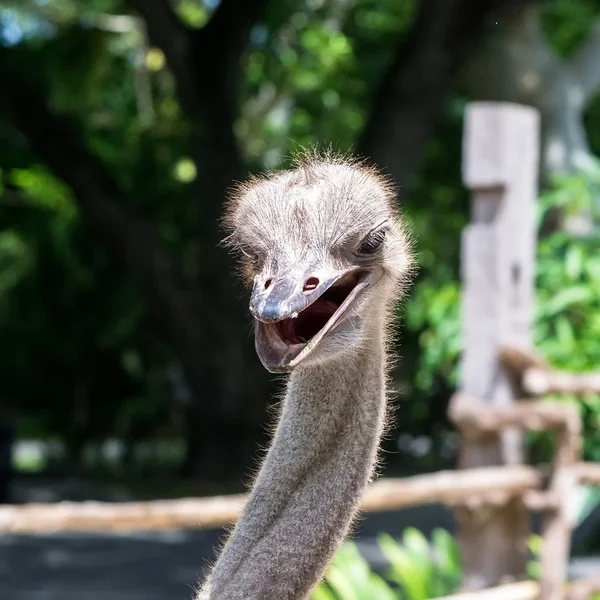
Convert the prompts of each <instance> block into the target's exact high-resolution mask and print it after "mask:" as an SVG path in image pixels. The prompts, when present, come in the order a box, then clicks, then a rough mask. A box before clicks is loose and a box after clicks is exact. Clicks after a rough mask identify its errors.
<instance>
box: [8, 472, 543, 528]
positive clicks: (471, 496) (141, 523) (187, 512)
mask: <svg viewBox="0 0 600 600" xmlns="http://www.w3.org/2000/svg"><path fill="white" fill-rule="evenodd" d="M541 480H542V477H541V474H540V473H539V472H538V471H537V470H536V469H534V468H533V467H529V466H524V465H516V466H514V467H504V466H502V467H482V468H480V469H472V470H469V471H441V472H438V473H433V474H431V475H415V476H414V477H406V478H401V479H391V478H390V479H387V478H386V479H380V480H379V481H376V482H375V483H373V484H371V486H370V487H369V489H368V491H367V493H366V495H365V498H364V501H363V503H362V505H361V509H362V510H364V511H367V512H380V511H387V510H394V509H398V508H402V507H406V506H415V505H419V504H428V503H437V502H441V503H445V504H448V505H450V506H456V505H467V506H480V505H485V504H498V503H503V502H506V501H507V499H509V498H510V497H512V496H515V495H520V494H522V493H524V492H526V491H527V490H535V489H538V488H539V486H540V485H541ZM245 500H246V496H245V495H244V494H239V495H232V496H213V497H211V498H186V499H179V500H153V501H148V502H121V503H108V502H59V503H52V504H25V505H21V506H0V534H1V533H12V534H22V533H51V532H59V531H114V532H116V531H132V530H161V529H177V528H187V527H203V528H217V527H223V526H228V525H231V524H232V523H234V522H235V521H236V520H237V519H238V518H239V516H240V514H241V512H242V509H243V506H244V502H245Z"/></svg>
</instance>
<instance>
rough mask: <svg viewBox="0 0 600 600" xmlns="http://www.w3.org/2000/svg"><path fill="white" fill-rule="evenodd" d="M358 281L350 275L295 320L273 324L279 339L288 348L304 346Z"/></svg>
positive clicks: (353, 274) (353, 275)
mask: <svg viewBox="0 0 600 600" xmlns="http://www.w3.org/2000/svg"><path fill="white" fill-rule="evenodd" d="M358 281H359V275H358V274H357V273H350V274H348V275H346V276H345V277H342V278H341V279H340V280H339V281H337V282H336V283H335V284H334V285H332V286H331V287H330V288H329V289H328V290H327V291H326V292H325V293H324V294H323V295H322V296H320V297H319V298H318V299H317V300H315V301H314V302H313V303H312V304H311V305H310V306H308V307H307V308H305V309H304V310H303V311H302V312H301V313H299V314H298V316H297V317H296V318H295V319H292V318H289V319H284V320H283V321H279V322H278V323H275V324H274V325H273V326H274V327H275V328H276V330H277V333H278V335H279V337H280V339H281V340H282V341H283V342H284V343H285V344H286V345H288V346H292V345H296V344H305V343H306V342H308V341H309V340H311V339H312V338H313V337H314V336H315V335H317V333H319V331H321V329H323V327H325V325H326V324H327V322H328V321H329V319H331V317H332V316H333V315H334V314H335V311H336V310H337V309H338V308H339V307H340V306H341V305H342V303H343V302H344V300H345V299H346V298H347V297H348V295H349V294H350V293H351V292H352V290H353V289H354V287H355V286H356V285H357V283H358Z"/></svg>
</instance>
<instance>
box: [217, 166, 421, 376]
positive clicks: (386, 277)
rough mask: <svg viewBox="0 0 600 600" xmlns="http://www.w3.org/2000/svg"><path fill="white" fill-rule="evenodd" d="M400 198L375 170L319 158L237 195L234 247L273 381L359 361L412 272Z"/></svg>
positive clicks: (230, 216) (231, 213) (229, 222)
mask: <svg viewBox="0 0 600 600" xmlns="http://www.w3.org/2000/svg"><path fill="white" fill-rule="evenodd" d="M393 201H394V192H393V190H392V188H391V186H390V185H389V183H388V182H387V181H386V180H385V179H384V178H383V177H382V176H381V175H379V174H378V173H377V172H376V171H374V170H373V169H371V168H369V167H366V166H363V165H361V164H360V163H358V162H350V161H347V160H345V159H339V158H332V157H326V158H311V159H309V160H305V161H302V162H301V163H299V164H298V165H297V167H296V168H295V169H293V170H290V171H284V172H280V173H276V174H274V175H271V176H269V177H265V178H257V179H254V180H252V181H250V182H249V183H247V184H244V185H243V186H241V187H240V188H238V190H237V191H236V193H235V194H234V196H233V198H232V200H231V202H230V205H229V209H228V211H227V214H226V218H225V225H226V227H227V228H228V230H229V233H230V235H229V236H228V238H227V241H228V244H229V245H230V246H232V247H233V248H235V249H237V250H238V251H239V253H240V259H241V265H242V272H243V274H244V278H245V280H246V281H247V282H248V283H249V284H250V285H252V294H251V300H250V312H251V313H252V315H253V316H254V319H255V336H256V350H257V352H258V355H259V357H260V359H261V361H262V363H263V365H264V366H265V367H266V368H267V369H268V370H269V371H272V372H281V371H291V370H293V369H295V368H297V367H300V366H306V365H310V364H311V363H314V361H324V360H327V359H329V358H331V357H339V355H340V354H343V353H344V352H352V351H353V350H354V349H355V348H356V347H358V346H360V343H361V341H363V340H368V339H369V332H370V330H371V328H370V327H369V323H370V322H372V321H373V320H378V319H381V318H383V316H384V315H385V309H386V307H387V305H388V304H389V301H390V299H396V298H397V297H398V296H399V292H400V289H399V288H400V287H401V284H402V282H403V281H404V280H405V276H406V274H407V273H408V271H409V267H410V252H409V244H408V243H407V236H406V234H405V231H404V229H403V227H402V224H401V221H400V218H399V216H398V213H397V210H396V209H395V207H394V203H393Z"/></svg>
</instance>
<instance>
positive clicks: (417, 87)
mask: <svg viewBox="0 0 600 600" xmlns="http://www.w3.org/2000/svg"><path fill="white" fill-rule="evenodd" d="M530 1H531V0H423V1H422V2H421V3H420V8H419V13H418V15H417V18H416V21H415V24H414V26H413V28H412V31H411V32H410V34H409V36H408V39H407V41H406V43H405V44H403V45H402V46H401V47H400V48H399V49H398V51H397V55H396V59H395V60H394V62H393V63H392V65H391V66H390V68H389V70H388V72H387V74H386V75H385V77H384V79H383V81H382V83H381V85H380V87H379V89H378V91H377V93H376V96H375V98H374V101H373V105H372V108H371V113H370V114H371V118H370V120H369V122H368V123H367V126H366V127H365V130H364V131H363V134H362V136H361V140H360V142H359V145H358V147H359V150H360V152H361V153H362V154H364V155H366V156H369V157H371V158H372V159H373V160H374V161H375V162H376V163H378V164H379V165H380V166H381V167H383V168H385V169H387V170H388V172H389V173H390V174H391V175H392V176H393V177H394V178H395V179H396V181H398V182H399V183H400V184H402V185H404V184H406V182H407V180H408V179H409V178H410V176H411V175H412V174H413V173H414V172H415V170H416V169H417V167H418V165H419V162H420V160H421V157H422V155H423V152H424V150H425V146H426V143H427V141H428V139H429V137H430V135H431V132H432V130H433V127H434V125H435V122H436V121H437V119H438V117H439V115H440V113H441V111H442V109H443V106H444V100H445V98H446V95H447V93H448V91H449V89H450V86H451V85H452V83H453V81H454V78H455V76H456V75H457V74H458V72H459V70H460V69H461V67H462V66H463V64H464V63H465V62H466V60H467V58H468V57H469V55H470V54H471V53H472V51H473V48H475V47H476V45H477V44H478V42H479V41H480V39H481V37H482V35H483V33H484V31H485V29H486V25H487V23H488V21H489V19H490V18H491V17H492V16H494V17H496V16H500V15H502V14H506V13H507V12H508V11H510V10H512V9H513V8H514V7H515V6H518V5H520V4H523V3H528V2H530Z"/></svg>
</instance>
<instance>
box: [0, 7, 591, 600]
mask: <svg viewBox="0 0 600 600" xmlns="http://www.w3.org/2000/svg"><path fill="white" fill-rule="evenodd" d="M598 91H600V2H597V1H595V0H546V1H543V2H542V1H539V2H534V1H531V0H478V1H473V0H422V1H421V2H418V1H417V0H308V1H306V2H294V1H291V0H277V1H275V0H254V1H251V0H173V1H169V0H145V1H144V0H138V1H137V2H136V1H132V2H127V1H125V0H13V1H10V0H2V2H0V499H1V501H2V502H4V503H9V502H14V503H22V502H32V501H41V502H53V501H58V500H64V499H68V500H83V499H100V500H111V501H121V500H128V499H152V498H168V497H181V496H201V495H212V494H224V493H234V492H240V491H243V490H244V485H245V483H247V482H248V481H249V476H250V474H251V472H252V469H253V468H254V466H255V459H256V454H257V451H258V449H259V448H260V447H263V446H264V445H265V444H266V443H267V441H268V427H267V424H268V423H269V422H270V418H271V416H272V415H271V414H270V411H269V407H270V403H272V395H273V393H275V392H276V391H277V390H278V389H279V387H280V382H277V381H272V380H270V378H269V377H268V374H267V373H266V372H264V370H263V368H262V367H261V365H260V363H259V361H258V359H257V357H256V356H255V353H254V348H253V340H252V336H251V330H250V328H249V318H248V314H247V308H246V304H247V299H246V293H245V291H244V290H243V289H242V287H241V285H240V284H239V282H238V281H237V279H236V276H235V273H234V266H233V264H232V260H231V257H229V256H228V254H227V252H226V250H224V249H223V248H220V247H218V243H219V241H220V239H221V237H222V232H221V230H220V226H219V217H220V215H221V213H222V208H223V203H224V201H225V199H226V196H227V190H228V188H229V187H230V186H231V184H232V182H235V181H239V180H242V179H244V178H245V177H246V176H247V175H248V174H249V173H252V172H259V171H262V170H265V169H278V168H284V167H286V166H288V165H289V163H290V159H291V156H292V154H293V152H294V150H296V149H298V148H301V147H305V146H312V145H315V144H318V145H321V146H324V147H327V146H329V145H331V146H332V147H333V148H335V149H338V150H341V151H344V152H346V151H350V152H353V153H358V154H361V155H366V156H369V157H371V158H372V159H373V160H374V161H375V162H376V163H377V164H379V165H380V166H381V167H382V168H383V169H384V170H385V171H386V172H388V173H389V174H391V176H392V177H393V178H394V180H395V181H396V182H397V183H398V186H399V192H400V193H399V202H400V204H401V207H402V210H403V211H404V213H405V215H406V218H407V219H408V220H409V223H410V226H411V228H412V230H413V231H414V234H415V239H416V248H417V258H418V263H419V273H418V276H417V278H416V280H415V283H414V286H413V288H412V293H411V294H410V297H409V298H408V300H407V302H406V303H405V304H404V306H403V307H402V309H401V310H400V313H401V335H400V336H399V347H398V349H397V353H398V355H399V357H400V358H401V360H400V361H399V362H398V365H397V368H396V370H395V372H394V384H395V386H396V387H397V388H398V390H399V391H400V392H401V393H400V395H399V397H398V399H397V400H396V402H395V409H396V422H395V427H394V429H393V431H392V433H391V434H390V435H389V436H388V437H387V439H386V440H385V442H384V448H385V451H386V453H385V464H386V468H385V474H386V475H395V476H402V475H410V474H415V473H423V472H432V471H437V470H439V469H443V468H452V467H453V466H454V465H455V462H456V450H457V437H456V434H455V433H454V431H453V429H452V427H451V426H450V424H449V421H448V419H447V416H446V408H447V404H448V401H449V398H450V396H451V394H452V392H453V391H454V389H455V387H456V385H457V381H458V379H457V375H458V372H457V365H458V358H459V355H460V351H461V338H460V323H459V307H460V305H459V303H460V282H459V251H460V235H461V230H462V228H463V227H464V226H465V224H466V223H467V222H468V219H469V203H468V200H469V197H468V193H467V191H466V190H465V189H464V187H463V185H462V182H461V172H460V160H461V137H462V127H463V116H464V109H465V106H466V104H467V103H468V102H470V101H473V100H497V101H504V100H506V101H511V102H519V103H522V104H527V105H530V106H534V107H536V108H537V109H539V110H540V112H541V115H542V130H543V136H542V163H541V172H540V181H541V189H542V192H541V196H540V200H539V208H540V211H539V212H540V219H539V222H540V231H539V235H540V239H539V246H538V257H537V274H536V286H537V304H536V324H535V343H536V346H537V347H538V348H539V350H540V351H541V352H542V353H543V354H544V355H545V356H546V358H547V359H548V360H549V361H551V362H552V363H553V364H554V365H555V366H557V367H560V368H566V369H569V370H573V371H581V370H586V369H590V368H592V367H593V366H594V365H596V366H597V365H598V364H600V235H599V233H598V227H597V226H598V221H597V218H596V214H597V208H598V206H599V204H598V198H599V197H600V194H599V192H600V188H599V184H600V163H599V162H598V160H597V158H596V154H597V153H599V152H600V101H599V100H600V96H598V94H597V92H598ZM518 151H519V150H518V149H515V152H518ZM572 402H573V403H574V404H575V405H576V406H577V407H578V408H579V410H580V413H581V415H582V418H583V421H584V432H585V436H584V459H585V460H588V461H598V460H600V397H598V396H594V395H592V396H588V397H586V398H583V399H582V398H573V399H572ZM529 442H530V449H531V458H532V460H535V461H537V462H539V461H544V460H547V459H548V456H549V442H548V438H547V437H546V436H545V435H542V434H536V435H533V434H532V435H530V440H529ZM594 498H595V499H594ZM596 502H597V497H591V499H590V500H589V501H588V502H587V504H586V506H587V507H588V508H586V511H584V513H585V514H583V513H582V515H581V518H580V523H582V524H584V525H585V526H583V525H582V527H580V529H579V530H577V531H576V534H575V538H574V548H573V551H574V555H586V556H588V557H589V556H593V555H594V553H600V526H597V523H599V522H600V518H595V517H594V508H593V507H594V506H595V503H596ZM414 524H417V525H418V527H419V528H420V529H421V530H422V531H424V532H426V533H427V532H430V531H431V530H432V529H434V528H436V527H444V528H446V529H448V530H450V531H451V530H452V528H453V522H452V517H451V515H450V513H449V512H445V509H443V508H441V507H429V508H423V509H421V510H419V511H417V510H415V511H412V512H411V511H404V512H402V513H401V514H400V513H397V514H396V513H390V514H387V513H386V515H379V516H376V517H375V516H373V517H372V518H371V517H369V518H368V519H367V521H366V522H365V524H364V527H363V529H361V531H362V533H361V536H362V537H363V538H365V540H366V541H365V542H364V545H363V546H361V548H362V550H363V551H364V553H366V555H369V548H370V546H369V545H368V540H369V539H371V538H369V536H374V535H376V534H377V533H379V532H384V531H385V532H390V533H392V534H393V535H394V536H396V537H397V536H398V535H399V533H400V532H402V531H403V530H404V529H405V527H406V526H408V525H414ZM413 533H414V532H413ZM217 537H218V532H196V533H192V532H188V533H186V532H179V533H177V532H171V533H169V534H166V533H165V534H160V535H159V534H152V535H150V534H147V535H146V534H141V533H140V534H139V535H133V534H132V535H129V536H127V537H123V538H120V539H117V538H115V539H113V538H112V537H111V536H102V535H94V536H92V535H90V536H87V537H86V536H82V535H79V536H66V535H65V536H45V537H44V536H40V537H37V538H36V537H35V536H29V537H27V538H24V537H21V538H19V537H17V536H12V537H10V536H3V537H0V597H1V598H3V599H4V598H6V599H7V600H33V599H34V598H35V599H54V598H56V599H58V598H60V599H61V600H69V599H70V598H71V596H70V595H69V594H71V593H72V594H73V596H72V597H73V598H74V597H75V595H76V596H77V598H78V600H82V599H83V598H89V599H93V600H103V599H104V598H109V597H110V598H111V599H119V598H127V599H135V598H138V597H139V598H142V597H143V598H145V600H148V599H152V600H154V599H156V600H159V599H163V598H167V597H169V598H175V597H177V598H187V597H189V596H190V594H191V591H190V590H191V588H190V586H191V585H193V584H194V583H195V580H196V577H197V575H198V574H199V572H200V571H201V568H202V565H203V564H204V563H203V561H205V560H209V559H211V558H212V556H213V554H212V552H213V551H212V545H213V543H214V542H215V540H216V539H217ZM359 537H360V536H359ZM438 537H439V536H438ZM444 539H445V538H444ZM438 541H439V540H438ZM446 541H448V540H446ZM445 543H446V542H444V541H443V540H442V541H440V544H442V545H443V544H445ZM448 543H449V544H451V542H448ZM119 552H120V554H119ZM369 556H370V555H369ZM78 561H79V562H78ZM170 561H171V562H170ZM373 561H375V562H376V559H375V558H373ZM171 563H172V566H169V564H171ZM456 568H457V569H458V568H459V567H456ZM596 568H600V566H598V564H596ZM136 569H137V570H136ZM153 578H154V579H156V581H154V579H153ZM161 578H162V579H161ZM169 578H170V579H169ZM90 582H93V583H92V584H90ZM92 588H93V589H92ZM398 593H400V592H398ZM404 593H406V594H407V593H408V592H406V591H405V592H404ZM373 597H378V598H379V597H381V598H384V596H373ZM398 597H407V598H408V597H409V596H398ZM423 597H428V596H423ZM411 598H413V597H412V596H411ZM415 599H416V597H415Z"/></svg>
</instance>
